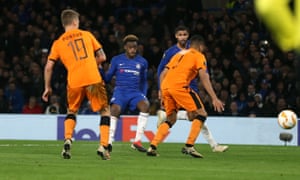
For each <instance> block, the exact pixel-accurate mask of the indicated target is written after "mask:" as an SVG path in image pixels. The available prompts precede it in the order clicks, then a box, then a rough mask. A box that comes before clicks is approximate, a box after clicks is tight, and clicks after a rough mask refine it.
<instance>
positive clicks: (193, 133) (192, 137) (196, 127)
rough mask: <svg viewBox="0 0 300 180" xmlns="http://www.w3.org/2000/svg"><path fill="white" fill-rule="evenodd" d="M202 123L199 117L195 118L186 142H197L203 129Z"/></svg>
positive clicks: (192, 143) (191, 143)
mask: <svg viewBox="0 0 300 180" xmlns="http://www.w3.org/2000/svg"><path fill="white" fill-rule="evenodd" d="M202 125H203V121H200V120H198V119H194V120H193V122H192V125H191V130H190V134H189V136H188V139H187V141H186V144H190V145H194V144H195V141H196V139H197V137H198V136H199V133H200V131H201V128H202Z"/></svg>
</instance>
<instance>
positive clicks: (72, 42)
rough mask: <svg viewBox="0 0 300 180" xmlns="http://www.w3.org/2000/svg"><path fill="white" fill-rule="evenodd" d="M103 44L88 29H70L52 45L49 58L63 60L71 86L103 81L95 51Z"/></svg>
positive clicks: (75, 86)
mask: <svg viewBox="0 0 300 180" xmlns="http://www.w3.org/2000/svg"><path fill="white" fill-rule="evenodd" d="M101 48H102V45H101V44H100V43H99V42H98V41H97V40H96V38H95V37H94V36H93V35H92V34H91V33H90V32H88V31H83V30H80V29H75V30H70V31H67V32H65V33H64V34H62V35H61V36H60V37H59V38H58V39H57V40H56V41H55V42H54V43H53V45H52V48H51V52H50V54H49V56H48V60H54V61H57V60H59V59H60V60H61V61H62V63H63V64H64V66H65V67H66V69H67V71H68V85H69V86H70V87H71V88H77V87H82V86H86V85H90V84H96V83H99V82H101V81H102V78H101V76H100V74H99V71H98V65H97V62H96V58H95V51H97V50H99V49H101Z"/></svg>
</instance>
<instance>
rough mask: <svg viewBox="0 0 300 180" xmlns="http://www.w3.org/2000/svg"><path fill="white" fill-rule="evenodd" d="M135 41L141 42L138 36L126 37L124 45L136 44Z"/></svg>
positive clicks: (130, 35)
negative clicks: (128, 43)
mask: <svg viewBox="0 0 300 180" xmlns="http://www.w3.org/2000/svg"><path fill="white" fill-rule="evenodd" d="M134 41H136V42H137V41H139V38H138V37H137V36H136V35H133V34H129V35H127V36H125V37H124V39H123V44H126V43H127V42H134Z"/></svg>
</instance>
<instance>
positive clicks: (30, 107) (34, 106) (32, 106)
mask: <svg viewBox="0 0 300 180" xmlns="http://www.w3.org/2000/svg"><path fill="white" fill-rule="evenodd" d="M22 113H23V114H42V113H43V108H42V106H41V105H40V104H39V103H38V102H37V98H36V97H35V96H30V97H29V100H28V103H27V104H26V105H25V106H24V107H23V109H22Z"/></svg>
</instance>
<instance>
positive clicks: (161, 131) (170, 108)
mask: <svg viewBox="0 0 300 180" xmlns="http://www.w3.org/2000/svg"><path fill="white" fill-rule="evenodd" d="M162 93H163V97H164V102H165V108H166V113H167V121H165V122H164V123H162V124H161V125H160V126H159V128H158V130H157V132H156V134H155V136H154V138H153V139H152V141H151V144H150V147H149V148H148V150H147V155H148V156H158V153H157V151H156V150H157V146H158V144H159V143H160V142H162V141H163V139H164V138H165V137H166V136H167V134H168V133H169V129H170V128H171V127H172V126H173V125H174V124H175V123H176V120H177V119H176V112H177V106H176V102H175V101H174V99H173V98H172V96H170V95H169V93H168V92H167V91H163V92H162Z"/></svg>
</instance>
